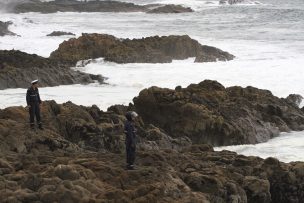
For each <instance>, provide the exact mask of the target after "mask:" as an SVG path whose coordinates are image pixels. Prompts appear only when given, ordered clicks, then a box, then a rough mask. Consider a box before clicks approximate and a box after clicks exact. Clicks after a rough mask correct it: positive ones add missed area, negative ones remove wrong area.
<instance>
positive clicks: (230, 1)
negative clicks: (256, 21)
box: [220, 0, 245, 5]
mask: <svg viewBox="0 0 304 203" xmlns="http://www.w3.org/2000/svg"><path fill="white" fill-rule="evenodd" d="M244 1H245V0H220V4H230V5H233V4H239V3H243V2H244Z"/></svg>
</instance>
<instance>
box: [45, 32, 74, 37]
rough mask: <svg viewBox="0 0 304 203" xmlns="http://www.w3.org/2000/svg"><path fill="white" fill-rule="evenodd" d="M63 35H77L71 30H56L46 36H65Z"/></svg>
mask: <svg viewBox="0 0 304 203" xmlns="http://www.w3.org/2000/svg"><path fill="white" fill-rule="evenodd" d="M63 35H73V36H75V34H74V33H71V32H63V31H54V32H52V33H50V34H48V35H46V36H49V37H56V36H63Z"/></svg>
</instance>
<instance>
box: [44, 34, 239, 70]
mask: <svg viewBox="0 0 304 203" xmlns="http://www.w3.org/2000/svg"><path fill="white" fill-rule="evenodd" d="M98 57H104V58H105V60H107V61H112V62H116V63H170V62H172V60H174V59H178V60H182V59H187V58H189V57H196V62H212V61H217V60H220V61H227V60H232V59H233V58H234V56H233V55H231V54H229V53H228V52H225V51H222V50H220V49H217V48H215V47H209V46H203V45H201V44H200V43H199V42H198V41H196V40H193V39H191V38H190V37H189V36H187V35H184V36H173V35H171V36H162V37H159V36H155V37H146V38H142V39H133V40H130V39H118V38H115V37H114V36H111V35H105V34H83V35H82V36H81V37H79V38H77V39H74V38H73V39H70V40H68V41H65V42H63V43H62V44H60V45H59V48H58V49H57V50H55V51H54V52H52V53H51V56H50V58H52V59H56V60H59V61H63V62H67V63H70V64H73V65H74V64H76V62H77V61H80V60H86V59H91V58H98Z"/></svg>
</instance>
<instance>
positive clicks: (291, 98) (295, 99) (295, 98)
mask: <svg viewBox="0 0 304 203" xmlns="http://www.w3.org/2000/svg"><path fill="white" fill-rule="evenodd" d="M302 100H303V97H302V96H301V95H299V94H290V95H288V97H287V98H286V101H287V102H289V103H290V104H294V105H295V106H297V107H299V106H300V104H301V103H302Z"/></svg>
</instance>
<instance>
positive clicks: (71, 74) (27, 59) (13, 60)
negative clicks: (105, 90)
mask: <svg viewBox="0 0 304 203" xmlns="http://www.w3.org/2000/svg"><path fill="white" fill-rule="evenodd" d="M37 78H38V79H39V81H40V85H41V86H56V85H67V84H76V83H82V84H86V83H92V82H94V81H95V80H97V81H99V82H100V83H102V82H103V80H104V79H103V77H102V76H100V75H91V74H86V73H82V72H79V71H74V70H72V69H70V68H69V66H67V65H65V64H62V63H60V62H57V61H55V60H51V59H47V58H43V57H40V56H37V55H35V54H27V53H24V52H21V51H14V50H11V51H0V89H6V88H27V87H28V86H29V85H30V82H31V81H32V80H34V79H37Z"/></svg>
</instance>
